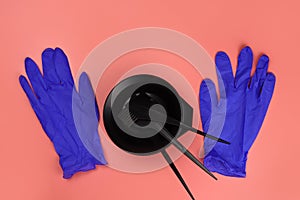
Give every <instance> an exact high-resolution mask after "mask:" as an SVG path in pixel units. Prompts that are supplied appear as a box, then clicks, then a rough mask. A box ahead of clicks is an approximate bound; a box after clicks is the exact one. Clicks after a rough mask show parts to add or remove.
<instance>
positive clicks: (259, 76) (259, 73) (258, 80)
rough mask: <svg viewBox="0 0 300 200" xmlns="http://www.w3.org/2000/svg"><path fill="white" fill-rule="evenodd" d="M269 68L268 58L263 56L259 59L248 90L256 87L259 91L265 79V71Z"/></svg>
mask: <svg viewBox="0 0 300 200" xmlns="http://www.w3.org/2000/svg"><path fill="white" fill-rule="evenodd" d="M268 66H269V57H268V56H266V55H263V56H261V57H260V58H259V60H258V63H257V66H256V69H255V73H254V75H253V77H252V80H251V84H250V88H253V87H254V85H256V86H257V87H258V88H259V89H261V87H262V84H263V82H264V81H265V79H266V76H267V71H268Z"/></svg>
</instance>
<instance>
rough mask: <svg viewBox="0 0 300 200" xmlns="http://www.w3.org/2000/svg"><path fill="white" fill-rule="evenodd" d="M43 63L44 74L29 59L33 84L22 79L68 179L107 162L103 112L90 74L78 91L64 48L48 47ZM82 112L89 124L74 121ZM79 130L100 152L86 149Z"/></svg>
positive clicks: (83, 77)
mask: <svg viewBox="0 0 300 200" xmlns="http://www.w3.org/2000/svg"><path fill="white" fill-rule="evenodd" d="M42 64H43V75H42V74H41V72H40V70H39V68H38V66H37V65H36V63H35V62H34V61H33V60H32V59H30V58H26V59H25V69H26V74H27V77H28V79H29V81H30V84H31V85H30V84H29V82H28V81H27V79H26V78H25V77H24V76H22V75H21V76H20V77H19V81H20V84H21V86H22V88H23V90H24V92H25V93H26V95H27V97H28V99H29V101H30V104H31V106H32V108H33V110H34V112H35V113H36V115H37V117H38V119H39V121H40V123H41V125H42V127H43V129H44V131H45V132H46V134H47V136H48V137H49V139H50V140H51V141H52V143H53V145H54V148H55V150H56V152H57V154H58V155H59V163H60V166H61V167H62V169H63V177H64V178H66V179H67V178H70V177H72V175H73V174H75V173H76V172H79V171H88V170H91V169H94V168H95V166H96V165H103V164H106V160H105V158H104V155H103V151H102V147H101V143H100V138H99V135H98V120H99V111H98V107H97V106H95V105H97V104H96V101H95V96H94V93H93V89H92V86H91V83H90V81H89V79H88V77H87V74H86V73H82V74H81V76H80V79H79V92H77V91H76V89H75V88H74V81H73V77H72V74H71V71H70V67H69V63H68V59H67V56H66V55H65V54H64V52H63V51H62V50H61V49H59V48H56V49H55V50H54V49H50V48H48V49H46V50H45V51H44V52H43V53H42ZM72 99H73V102H72ZM72 107H73V109H72ZM91 110H92V111H93V112H91ZM74 111H76V115H73V114H74V113H73V112H74ZM79 115H80V116H81V118H82V120H83V121H84V122H85V123H82V124H80V123H77V124H75V123H74V119H73V116H79ZM95 121H96V123H95ZM79 129H80V130H81V131H85V130H86V131H88V132H87V133H86V134H89V135H93V141H92V142H94V145H93V146H94V147H95V148H96V149H95V151H97V155H94V156H93V155H91V153H90V152H89V151H88V150H87V149H86V148H85V146H84V144H83V142H82V141H81V139H80V137H79V135H78V132H77V130H79Z"/></svg>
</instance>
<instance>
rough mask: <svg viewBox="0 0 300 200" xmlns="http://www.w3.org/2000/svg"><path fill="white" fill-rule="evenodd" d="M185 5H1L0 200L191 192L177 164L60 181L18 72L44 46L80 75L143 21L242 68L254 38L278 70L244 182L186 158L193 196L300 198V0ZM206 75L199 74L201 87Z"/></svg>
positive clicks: (183, 167) (215, 0)
mask: <svg viewBox="0 0 300 200" xmlns="http://www.w3.org/2000/svg"><path fill="white" fill-rule="evenodd" d="M180 2H181V1H174V0H172V1H171V0H165V1H162V0H152V1H141V0H139V1H138V0H136V1H127V0H126V1H121V0H119V1H113V0H111V1H83V2H76V1H58V0H52V1H45V2H42V1H37V0H36V1H33V0H32V1H28V0H26V1H2V2H1V7H0V25H1V37H0V44H1V47H2V48H1V50H0V53H1V67H0V73H1V79H0V91H1V104H0V110H1V115H0V123H1V124H0V127H1V131H0V133H1V140H0V156H1V164H0V199H12V200H17V199H23V200H27V199H28V200H29V199H30V200H39V199H43V200H50V199H51V200H52V199H57V200H60V199H63V200H69V199H72V200H79V199H112V200H117V199H128V200H129V199H130V200H133V199H144V200H150V199H176V200H177V199H178V200H182V199H189V197H188V195H187V193H186V192H185V190H184V189H183V188H182V186H181V185H180V183H179V181H178V180H177V179H176V178H175V176H174V175H173V173H172V171H171V169H169V168H164V169H162V170H159V171H156V172H153V173H147V174H139V175H137V174H126V173H122V172H118V171H114V170H111V169H109V168H107V167H97V169H96V170H93V171H90V172H88V173H80V174H77V175H75V176H74V177H73V178H72V179H71V180H64V179H62V172H61V170H60V167H59V164H58V157H57V155H56V154H55V152H54V150H53V147H52V144H51V143H50V141H49V140H48V139H47V137H46V135H45V134H44V132H43V130H42V128H41V126H40V124H39V122H38V120H37V118H36V117H35V114H34V112H33V111H32V109H31V107H30V105H29V103H28V101H27V99H26V96H25V94H24V93H23V91H22V89H21V87H20V86H19V83H18V76H19V75H20V74H24V73H25V72H24V64H23V61H24V58H25V57H26V56H30V57H32V58H33V59H35V60H36V61H37V62H38V63H39V64H40V63H41V61H40V54H41V52H42V51H43V49H45V48H47V47H56V46H59V47H61V48H63V49H64V50H65V51H66V53H67V54H68V57H69V59H70V64H71V66H72V71H73V74H76V72H77V70H78V69H79V67H80V65H81V63H82V62H83V59H84V58H85V57H86V56H87V55H88V53H89V52H90V51H91V50H92V49H93V48H94V47H95V46H96V45H97V44H98V43H99V42H101V41H103V40H104V39H106V38H107V37H109V36H111V35H113V34H116V33H119V32H121V31H124V30H128V29H132V28H137V27H145V26H158V27H165V28H170V29H174V30H177V31H180V32H183V33H185V34H187V35H189V36H190V37H192V38H194V39H195V40H196V41H197V42H199V43H200V44H202V45H203V46H204V48H205V49H206V50H207V51H208V52H209V54H210V55H211V56H214V54H215V53H216V52H217V51H218V50H224V51H226V52H228V53H229V55H230V56H231V58H232V59H233V63H234V66H235V63H236V56H237V54H238V51H239V50H240V49H241V47H243V46H244V45H249V46H251V47H252V49H253V50H254V54H255V56H256V57H257V56H259V55H260V54H262V53H266V54H268V55H269V57H270V59H271V61H270V70H271V71H272V72H274V73H275V75H276V77H277V84H276V88H275V93H274V96H273V99H272V102H271V105H270V109H269V111H268V114H267V117H266V119H265V122H264V124H263V127H262V129H261V131H260V134H259V137H258V138H257V140H256V142H255V144H254V146H253V148H252V149H251V152H250V155H249V161H248V165H247V173H248V174H247V178H246V179H236V178H228V177H223V176H221V175H218V174H216V175H217V177H218V178H219V181H214V180H212V179H211V178H210V177H209V176H207V175H206V174H204V173H203V172H202V171H201V170H200V169H198V168H196V167H195V166H194V165H193V164H192V163H191V162H189V161H188V160H187V159H186V158H184V157H182V158H180V159H179V160H178V161H176V165H177V167H178V168H179V170H180V171H181V172H182V174H183V176H184V178H185V179H186V182H187V183H188V185H189V187H190V189H191V190H192V191H193V194H194V195H195V197H196V198H197V199H209V200H210V199H211V200H213V199H230V200H240V199H245V200H246V199H276V200H277V199H278V200H279V199H289V200H294V199H295V200H296V199H300V190H299V183H298V181H299V178H300V175H299V174H300V173H299V171H297V170H299V169H300V161H299V153H300V150H299V146H300V142H299V140H300V136H299V135H300V134H299V133H298V130H299V129H298V127H297V125H299V118H298V114H299V112H300V107H299V99H298V97H299V94H298V91H299V89H297V84H298V83H297V81H299V78H297V77H298V76H299V73H300V66H299V62H297V61H298V58H299V50H298V46H299V45H300V37H299V36H300V26H299V20H300V13H299V10H300V3H299V1H296V0H293V1H291V0H285V1H271V0H267V1H261V0H253V1H248V2H246V1H238V0H236V1H234V0H227V1H222V0H210V1H208V0H206V1H203V0H202V1H184V2H183V3H180ZM280 2H281V3H280ZM137 55H141V54H137ZM150 58H155V59H154V60H151V59H150ZM167 58H168V56H166V57H164V56H160V55H159V53H157V52H148V53H147V55H146V56H145V57H144V58H142V59H140V60H139V61H140V62H141V63H143V62H144V61H155V62H158V61H161V63H167V64H169V65H172V64H174V65H176V63H177V62H175V59H173V60H170V59H167ZM124 61H126V59H125V58H124ZM180 62H181V61H178V63H180ZM141 63H140V64H141ZM178 63H177V64H178ZM183 73H186V74H185V75H188V72H183ZM200 81H201V80H196V81H195V80H194V81H192V85H193V87H194V88H195V89H197V87H198V86H199V83H200ZM200 146H201V138H200V137H197V139H196V140H195V142H194V143H193V145H192V146H191V148H190V150H191V151H192V152H193V153H194V154H198V151H199V148H200Z"/></svg>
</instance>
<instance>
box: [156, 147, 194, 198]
mask: <svg viewBox="0 0 300 200" xmlns="http://www.w3.org/2000/svg"><path fill="white" fill-rule="evenodd" d="M161 154H162V155H163V156H164V158H165V160H166V161H167V162H168V163H169V166H170V167H171V169H172V170H173V172H174V173H175V175H176V176H177V178H178V179H179V181H180V182H181V184H182V185H183V187H184V188H185V190H186V191H187V193H189V195H190V197H191V198H192V199H193V200H195V198H194V196H193V194H192V192H191V191H190V189H189V187H188V186H187V184H186V183H185V181H184V179H183V178H182V176H181V174H180V172H179V171H178V169H177V168H176V166H175V164H174V163H173V162H172V160H171V158H170V156H169V154H168V153H167V152H166V151H165V150H162V151H161Z"/></svg>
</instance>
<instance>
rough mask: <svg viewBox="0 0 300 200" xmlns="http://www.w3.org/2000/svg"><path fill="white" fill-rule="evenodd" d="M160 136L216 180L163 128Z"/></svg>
mask: <svg viewBox="0 0 300 200" xmlns="http://www.w3.org/2000/svg"><path fill="white" fill-rule="evenodd" d="M160 133H161V135H162V136H164V137H165V138H166V139H167V140H168V141H169V142H171V143H172V144H173V145H174V146H175V147H176V148H177V149H178V150H179V151H180V152H181V153H183V154H184V155H185V156H186V157H188V158H189V159H190V160H191V161H192V162H193V163H195V164H196V165H197V166H198V167H200V168H201V169H202V170H203V171H205V172H206V173H207V174H209V175H210V176H211V177H213V178H214V179H215V180H217V177H215V176H214V175H213V174H212V173H211V172H210V171H209V170H208V169H207V168H206V167H205V166H204V165H203V164H202V163H201V162H200V161H199V160H198V159H197V158H196V157H195V156H194V155H193V154H192V153H191V152H189V150H187V149H186V148H185V147H184V146H183V145H182V144H181V143H180V142H179V141H178V140H177V139H176V138H172V136H171V135H170V134H169V132H168V131H167V130H165V129H164V128H163V129H162V130H161V131H160Z"/></svg>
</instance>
